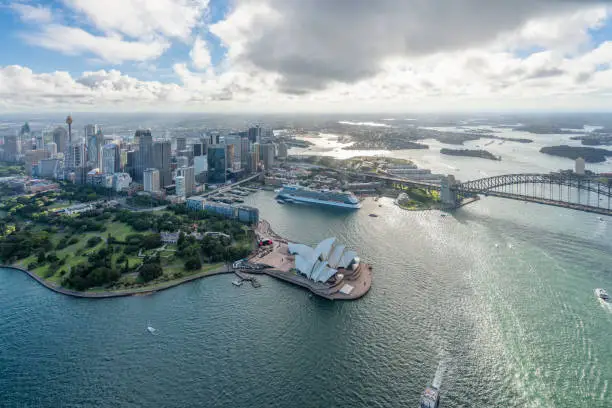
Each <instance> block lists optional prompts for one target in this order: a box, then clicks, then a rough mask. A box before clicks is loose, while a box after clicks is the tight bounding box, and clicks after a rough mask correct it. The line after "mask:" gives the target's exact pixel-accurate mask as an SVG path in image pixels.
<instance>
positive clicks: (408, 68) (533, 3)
mask: <svg viewBox="0 0 612 408" xmlns="http://www.w3.org/2000/svg"><path fill="white" fill-rule="evenodd" d="M611 17H612V1H590V0H576V1H573V0H41V1H35V0H0V27H1V29H0V112H2V111H3V112H15V111H54V110H63V111H65V110H70V111H73V112H77V111H96V110H98V111H142V110H149V111H202V112H286V111H289V112H292V111H305V112H319V111H321V112H334V111H338V112H350V111H354V112H414V111H430V110H431V111H465V110H474V111H484V110H502V111H503V110H545V111H550V110H576V111H584V110H597V111H602V110H610V109H612V66H611V63H612V20H611Z"/></svg>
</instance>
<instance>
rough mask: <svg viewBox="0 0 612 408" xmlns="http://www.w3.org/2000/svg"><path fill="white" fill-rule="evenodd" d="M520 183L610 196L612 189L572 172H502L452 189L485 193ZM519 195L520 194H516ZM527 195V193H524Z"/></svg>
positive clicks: (461, 191) (460, 191)
mask: <svg viewBox="0 0 612 408" xmlns="http://www.w3.org/2000/svg"><path fill="white" fill-rule="evenodd" d="M521 184H543V185H555V186H563V187H570V188H576V189H578V190H582V191H588V192H591V193H595V194H598V195H600V196H604V197H612V189H611V188H610V187H611V186H610V185H609V184H608V185H606V184H603V183H601V182H599V181H598V180H596V179H592V178H588V177H580V176H576V175H574V174H571V175H570V174H568V175H566V174H537V173H525V174H504V175H501V176H493V177H486V178H482V179H478V180H471V181H467V182H465V183H461V184H456V185H455V186H452V189H453V190H455V191H456V192H457V193H471V194H487V193H488V192H493V191H494V190H495V189H497V188H500V187H507V186H513V185H521ZM518 195H521V194H518ZM525 195H526V196H527V194H525Z"/></svg>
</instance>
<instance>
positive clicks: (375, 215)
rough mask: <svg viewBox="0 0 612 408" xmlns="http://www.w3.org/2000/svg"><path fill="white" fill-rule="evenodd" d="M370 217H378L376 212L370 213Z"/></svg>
mask: <svg viewBox="0 0 612 408" xmlns="http://www.w3.org/2000/svg"><path fill="white" fill-rule="evenodd" d="M370 217H374V218H376V217H378V215H377V214H370Z"/></svg>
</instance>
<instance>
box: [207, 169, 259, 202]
mask: <svg viewBox="0 0 612 408" xmlns="http://www.w3.org/2000/svg"><path fill="white" fill-rule="evenodd" d="M259 176H261V173H256V174H254V175H252V176H250V177H247V178H245V179H244V180H240V181H239V182H237V183H234V184H228V185H225V186H223V187H219V188H217V189H215V190H213V191H209V192H208V193H204V194H200V196H201V197H213V196H216V195H217V194H221V193H225V192H226V191H229V190H231V189H232V188H235V187H238V186H240V185H242V184H244V183H248V182H249V181H252V180H255V179H256V178H257V177H259Z"/></svg>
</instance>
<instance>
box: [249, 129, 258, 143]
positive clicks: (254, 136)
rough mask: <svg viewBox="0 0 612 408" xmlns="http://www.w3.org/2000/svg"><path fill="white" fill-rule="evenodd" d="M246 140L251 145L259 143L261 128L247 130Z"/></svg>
mask: <svg viewBox="0 0 612 408" xmlns="http://www.w3.org/2000/svg"><path fill="white" fill-rule="evenodd" d="M248 138H249V140H250V141H251V143H260V141H261V128H260V127H259V125H258V126H255V127H252V128H249V131H248Z"/></svg>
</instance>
